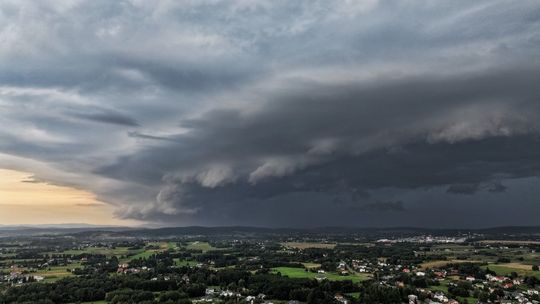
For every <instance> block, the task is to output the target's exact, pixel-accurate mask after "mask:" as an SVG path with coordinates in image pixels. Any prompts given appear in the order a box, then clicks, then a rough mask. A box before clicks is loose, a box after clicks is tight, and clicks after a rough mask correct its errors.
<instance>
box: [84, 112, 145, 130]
mask: <svg viewBox="0 0 540 304" xmlns="http://www.w3.org/2000/svg"><path fill="white" fill-rule="evenodd" d="M75 116H76V117H79V118H82V119H87V120H91V121H96V122H103V123H108V124H114V125H123V126H130V127H138V126H139V123H138V122H137V120H136V119H134V118H131V117H129V116H126V115H123V114H120V113H112V112H108V113H107V112H103V113H79V114H75Z"/></svg>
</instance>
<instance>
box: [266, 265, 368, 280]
mask: <svg viewBox="0 0 540 304" xmlns="http://www.w3.org/2000/svg"><path fill="white" fill-rule="evenodd" d="M272 272H273V273H278V272H279V273H281V275H282V276H287V277H289V278H293V279H317V278H326V279H328V280H330V281H347V280H349V281H353V282H354V283H357V282H361V281H365V280H368V279H369V278H370V275H369V274H351V275H348V276H341V275H339V274H337V273H332V272H327V273H315V272H310V271H305V270H304V268H294V267H276V268H272Z"/></svg>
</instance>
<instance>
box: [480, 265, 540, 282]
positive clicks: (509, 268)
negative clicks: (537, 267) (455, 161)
mask: <svg viewBox="0 0 540 304" xmlns="http://www.w3.org/2000/svg"><path fill="white" fill-rule="evenodd" d="M488 267H489V269H490V270H492V271H495V272H496V273H497V274H498V275H503V276H507V275H510V274H511V273H512V272H516V273H517V274H518V275H520V276H535V277H537V278H539V279H540V271H532V269H531V268H532V266H529V265H518V266H514V264H490V265H487V266H482V268H484V269H486V268H488ZM527 268H528V269H527Z"/></svg>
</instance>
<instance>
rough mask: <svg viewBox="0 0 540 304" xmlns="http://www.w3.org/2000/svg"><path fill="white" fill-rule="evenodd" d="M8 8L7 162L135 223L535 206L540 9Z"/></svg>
mask: <svg viewBox="0 0 540 304" xmlns="http://www.w3.org/2000/svg"><path fill="white" fill-rule="evenodd" d="M0 11H1V12H2V16H3V18H1V20H2V21H0V22H2V23H3V24H2V28H4V30H2V31H1V32H0V38H1V39H2V40H3V41H6V42H8V43H9V47H7V48H3V49H2V50H0V68H1V70H0V71H1V72H0V123H2V125H9V126H10V128H9V129H3V130H0V153H3V154H5V155H17V156H19V157H24V158H27V159H32V160H34V161H37V162H46V163H47V164H52V165H53V166H54V167H55V168H56V169H57V170H60V171H63V172H76V173H77V174H79V177H80V178H79V179H76V180H73V179H70V180H66V179H65V178H64V177H63V176H62V174H56V175H50V176H40V174H39V173H36V176H37V178H38V179H40V180H49V181H51V182H55V183H64V184H70V185H75V186H78V187H83V188H86V189H89V190H91V191H94V192H95V193H97V194H98V195H99V197H100V198H101V199H102V200H104V201H106V202H108V203H110V204H113V205H115V206H117V215H118V216H120V217H128V218H138V219H143V220H147V221H150V222H155V223H158V224H167V225H184V224H209V225H215V224H252V225H274V226H279V225H282V226H294V225H299V226H309V225H328V224H330V225H334V224H349V225H409V224H415V223H419V220H420V217H421V216H422V218H425V217H426V214H425V212H424V213H422V212H419V211H418V210H419V209H422V208H423V209H422V210H436V207H435V206H438V207H437V208H439V209H440V210H446V211H447V212H448V214H452V212H454V213H455V214H458V213H459V210H458V209H459V208H461V207H462V205H463V204H466V203H468V202H469V199H470V198H471V197H477V198H478V204H479V205H482V206H484V207H487V204H488V203H486V202H488V201H490V200H492V201H500V202H503V201H505V203H507V204H522V206H524V204H528V202H529V201H528V200H524V201H523V202H514V201H508V200H510V198H512V197H514V195H515V193H514V192H513V191H516V190H513V189H521V188H520V187H525V185H532V184H536V183H538V181H537V179H536V177H537V176H539V170H540V140H539V135H540V134H539V131H540V90H539V89H538V88H537V87H538V85H537V83H538V79H540V57H539V56H538V55H537V54H539V53H540V22H539V20H540V18H538V17H540V5H538V4H537V3H535V1H520V2H518V3H512V2H507V1H478V2H475V3H470V2H469V1H448V2H443V1H440V2H436V3H433V2H429V1H427V2H422V1H418V2H407V1H405V2H393V1H375V0H365V1H343V2H328V1H315V2H314V1H306V2H303V1H295V2H281V3H280V2H275V1H268V2H267V1H259V2H249V3H248V2H244V1H227V2H221V1H197V2H182V3H180V2H179V3H174V4H171V3H168V2H160V1H157V2H153V3H148V2H140V1H118V2H107V1H104V2H101V1H51V2H47V1H44V2H40V4H39V5H34V4H33V3H31V2H25V1H20V2H4V3H0ZM38 16H40V18H38ZM1 159H2V158H0V160H1ZM1 165H2V163H0V166H1ZM6 166H8V165H7V164H6V165H5V166H4V167H6ZM10 167H13V165H10ZM21 169H22V168H21ZM36 171H38V170H37V169H36ZM42 175H43V174H42ZM512 181H516V182H517V183H519V184H520V185H521V186H514V187H512V186H508V185H509V184H514V182H512ZM533 188H534V187H533ZM520 191H521V190H520ZM532 191H533V192H532V194H534V190H532ZM527 193H528V194H523V195H524V197H528V196H531V195H532V194H531V193H530V192H527ZM460 194H467V195H460ZM485 195H489V197H490V198H489V199H487V198H486V197H485ZM512 200H513V199H512ZM428 201H429V202H428ZM506 201H508V202H506ZM525 201H526V202H525ZM452 206H456V210H453V209H452ZM457 206H459V208H457ZM494 206H495V207H493V206H492V207H493V208H491V210H493V212H494V213H497V212H504V211H502V210H503V209H504V206H505V205H504V204H494ZM527 206H529V205H527ZM497 208H499V209H497ZM530 208H533V209H534V210H539V211H540V207H537V206H534V205H533V206H532V207H530ZM447 209H452V210H453V211H452V210H450V211H448V210H447ZM471 210H472V211H471V212H472V214H473V215H474V212H473V211H475V210H481V209H477V207H471ZM515 210H523V209H520V208H516V209H515ZM306 213H307V214H309V216H308V217H307V218H306V217H305V216H304V215H305V214H306ZM415 214H416V215H415ZM428 216H429V215H428ZM460 224H461V225H492V224H496V223H495V222H493V223H492V222H487V220H486V222H482V223H470V222H467V221H465V220H464V221H463V222H462V223H460ZM502 224H515V223H507V222H505V223H502ZM420 225H423V224H422V223H421V222H420ZM425 225H431V223H429V222H426V223H425ZM445 225H446V224H445Z"/></svg>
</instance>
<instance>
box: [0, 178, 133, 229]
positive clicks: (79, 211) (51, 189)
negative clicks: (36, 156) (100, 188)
mask: <svg viewBox="0 0 540 304" xmlns="http://www.w3.org/2000/svg"><path fill="white" fill-rule="evenodd" d="M113 209H114V208H113V207H112V206H110V205H108V204H105V203H103V202H100V201H99V200H97V199H96V196H95V195H94V194H93V193H90V192H88V191H85V190H81V189H75V188H71V187H66V186H58V185H51V184H48V183H44V182H39V181H35V180H34V179H32V174H31V173H28V172H21V171H15V170H6V169H0V223H2V224H4V225H22V224H67V223H85V224H94V225H123V226H133V225H138V224H140V222H137V221H133V220H122V219H118V218H114V217H113V216H112V214H113Z"/></svg>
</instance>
